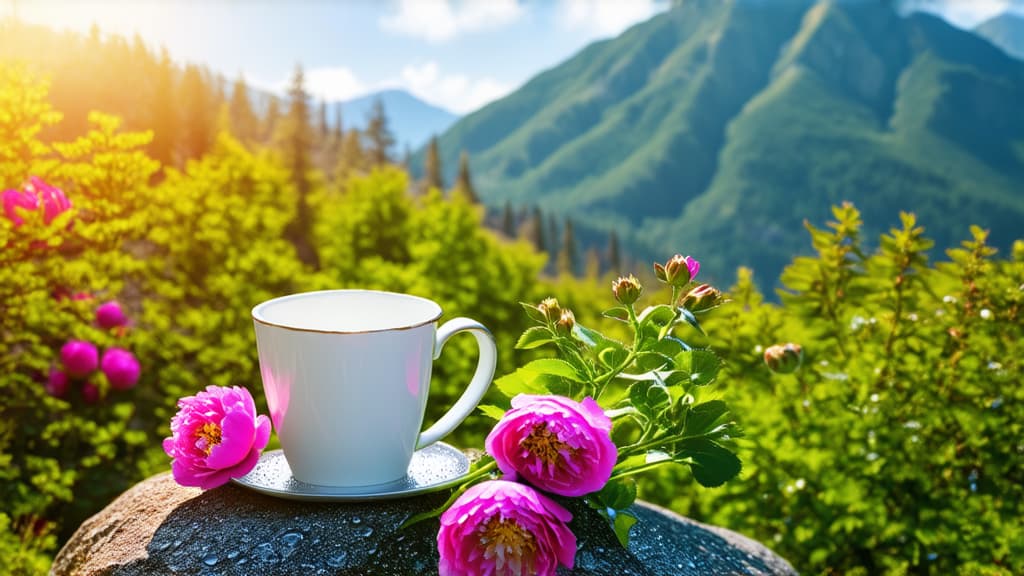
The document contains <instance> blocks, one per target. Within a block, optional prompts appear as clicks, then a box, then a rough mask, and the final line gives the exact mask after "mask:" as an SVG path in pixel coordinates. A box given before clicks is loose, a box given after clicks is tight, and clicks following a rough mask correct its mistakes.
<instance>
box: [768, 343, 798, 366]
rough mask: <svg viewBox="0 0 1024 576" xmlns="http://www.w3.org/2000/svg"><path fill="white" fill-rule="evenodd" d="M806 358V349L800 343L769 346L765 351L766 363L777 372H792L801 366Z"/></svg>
mask: <svg viewBox="0 0 1024 576" xmlns="http://www.w3.org/2000/svg"><path fill="white" fill-rule="evenodd" d="M803 360H804V349H803V348H801V347H800V345H799V344H794V343H792V342H789V343H787V344H776V345H774V346H769V347H768V349H767V350H765V351H764V363H765V364H767V365H768V368H769V369H770V370H771V371H772V372H775V373H776V374H792V373H793V372H796V371H797V369H798V368H800V364H801V363H802V362H803Z"/></svg>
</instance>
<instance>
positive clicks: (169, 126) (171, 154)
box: [90, 25, 179, 166]
mask: <svg viewBox="0 0 1024 576" xmlns="http://www.w3.org/2000/svg"><path fill="white" fill-rule="evenodd" d="M93 26H94V30H93V33H94V34H95V35H93V34H90V42H91V41H93V40H94V39H95V41H96V42H99V29H96V28H95V25H93ZM174 88H175V83H174V66H173V64H171V57H170V56H169V55H168V54H167V49H166V48H165V49H163V50H161V52H160V63H159V64H158V65H157V68H156V92H155V97H154V98H153V108H152V111H151V117H150V119H149V125H150V126H152V127H153V142H152V143H151V144H150V153H151V154H152V156H153V158H155V159H156V160H159V161H160V163H161V164H163V165H164V166H173V165H174V161H175V152H176V149H177V144H178V127H179V123H178V107H177V103H176V101H175V94H176V91H175V89H174Z"/></svg>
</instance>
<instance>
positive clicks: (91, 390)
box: [82, 382, 100, 404]
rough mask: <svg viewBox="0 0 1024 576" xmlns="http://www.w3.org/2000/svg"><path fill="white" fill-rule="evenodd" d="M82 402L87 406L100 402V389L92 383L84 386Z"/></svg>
mask: <svg viewBox="0 0 1024 576" xmlns="http://www.w3.org/2000/svg"><path fill="white" fill-rule="evenodd" d="M82 401H83V402H85V403H86V404H95V403H97V402H99V401H100V388H99V386H97V385H95V384H93V383H92V382H86V383H85V384H82Z"/></svg>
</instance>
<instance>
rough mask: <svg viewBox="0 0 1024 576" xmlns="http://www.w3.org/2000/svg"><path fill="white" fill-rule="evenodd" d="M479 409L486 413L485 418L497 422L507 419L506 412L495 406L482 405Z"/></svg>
mask: <svg viewBox="0 0 1024 576" xmlns="http://www.w3.org/2000/svg"><path fill="white" fill-rule="evenodd" d="M477 408H478V409H479V410H480V411H481V412H483V413H484V415H485V416H489V417H491V418H494V419H495V420H501V419H502V418H504V417H505V410H504V409H502V408H498V407H497V406H494V405H493V404H481V405H479V406H477Z"/></svg>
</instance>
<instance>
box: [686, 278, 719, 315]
mask: <svg viewBox="0 0 1024 576" xmlns="http://www.w3.org/2000/svg"><path fill="white" fill-rule="evenodd" d="M721 302H722V293H721V292H720V291H719V290H718V289H717V288H715V287H714V286H712V285H710V284H701V285H699V286H696V287H695V288H693V289H692V290H690V291H689V292H687V293H686V294H684V295H683V297H682V298H680V299H679V306H680V307H682V308H686V309H687V310H689V311H690V312H694V313H696V312H703V311H705V310H710V309H712V308H714V307H715V306H718V305H719V304H721Z"/></svg>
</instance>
